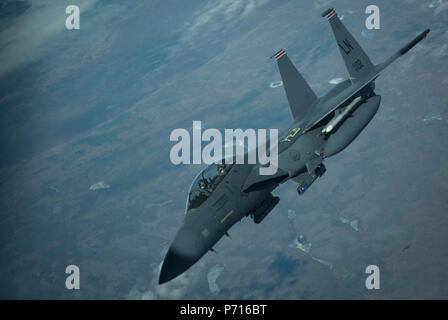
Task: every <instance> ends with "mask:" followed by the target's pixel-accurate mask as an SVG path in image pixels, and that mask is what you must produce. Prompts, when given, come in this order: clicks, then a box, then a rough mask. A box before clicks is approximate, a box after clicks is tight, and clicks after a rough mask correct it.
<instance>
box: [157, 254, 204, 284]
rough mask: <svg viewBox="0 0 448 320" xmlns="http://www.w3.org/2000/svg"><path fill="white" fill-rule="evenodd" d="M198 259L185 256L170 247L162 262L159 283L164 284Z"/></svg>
mask: <svg viewBox="0 0 448 320" xmlns="http://www.w3.org/2000/svg"><path fill="white" fill-rule="evenodd" d="M196 261H197V259H191V258H188V257H185V256H183V255H182V254H180V253H178V252H176V251H175V250H173V249H172V248H170V249H169V250H168V253H167V254H166V256H165V260H164V261H163V264H162V269H161V271H160V275H159V284H163V283H165V282H168V281H171V280H172V279H174V278H176V277H177V276H179V275H180V274H182V273H183V272H184V271H186V270H187V269H188V268H189V267H191V266H192V265H193V264H194V263H195V262H196Z"/></svg>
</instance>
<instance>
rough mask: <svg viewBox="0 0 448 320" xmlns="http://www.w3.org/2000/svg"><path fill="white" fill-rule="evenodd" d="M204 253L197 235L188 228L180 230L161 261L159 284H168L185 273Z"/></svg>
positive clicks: (204, 250)
mask: <svg viewBox="0 0 448 320" xmlns="http://www.w3.org/2000/svg"><path fill="white" fill-rule="evenodd" d="M206 251H207V249H205V248H204V247H203V243H202V242H201V240H200V237H198V235H196V234H195V233H194V232H193V231H192V230H190V229H188V228H181V229H180V230H179V232H178V233H177V235H176V238H175V239H174V241H173V243H172V244H171V247H170V249H169V250H168V252H167V254H166V256H165V260H164V261H163V264H162V269H161V271H160V276H159V284H162V283H165V282H168V281H170V280H172V279H174V278H176V277H177V276H179V275H180V274H181V273H183V272H185V271H186V270H187V269H188V268H190V267H191V266H192V265H193V264H195V262H196V261H198V260H199V258H200V257H201V256H202V255H203V254H204V253H205V252H206Z"/></svg>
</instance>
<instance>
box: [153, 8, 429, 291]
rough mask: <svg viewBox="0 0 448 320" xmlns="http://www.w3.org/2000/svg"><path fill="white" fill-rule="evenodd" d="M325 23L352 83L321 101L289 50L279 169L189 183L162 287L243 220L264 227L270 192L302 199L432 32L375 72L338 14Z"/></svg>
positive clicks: (227, 167)
mask: <svg viewBox="0 0 448 320" xmlns="http://www.w3.org/2000/svg"><path fill="white" fill-rule="evenodd" d="M322 17H325V18H326V19H327V20H328V21H329V23H330V26H331V29H332V30H333V34H334V37H335V39H336V43H337V46H338V48H339V51H340V53H341V56H342V59H343V61H344V63H345V66H346V68H347V71H348V74H349V78H348V79H346V80H345V81H343V82H341V83H339V84H337V85H336V86H335V87H334V88H333V89H332V90H331V91H329V92H328V93H327V94H325V95H324V96H322V97H317V96H316V94H315V93H314V91H313V90H312V89H311V87H310V86H309V85H308V83H307V82H306V81H305V79H304V78H303V77H302V75H301V74H300V73H299V72H298V71H297V69H296V68H295V67H294V65H293V63H292V62H291V60H290V59H289V58H288V56H287V54H286V52H285V50H280V51H278V52H277V53H275V54H274V55H273V56H272V57H271V58H273V59H275V61H276V63H277V65H278V68H279V71H280V75H281V78H282V81H283V87H284V90H285V93H286V97H287V100H288V103H289V107H290V111H291V116H292V124H291V125H290V126H289V128H287V129H286V130H285V131H284V132H282V133H281V134H280V135H279V140H278V168H277V173H276V174H274V175H260V171H259V168H260V165H261V164H226V163H217V164H213V165H210V166H208V167H207V168H205V169H204V170H203V171H201V172H200V173H199V174H198V175H197V176H196V178H195V179H194V181H193V183H192V184H191V187H190V191H189V194H188V199H187V204H186V208H185V218H184V221H183V224H182V226H181V228H180V230H179V231H178V232H177V234H176V237H175V239H174V241H173V242H172V244H171V246H170V248H169V250H168V252H167V254H166V256H165V259H164V261H163V264H162V268H161V271H160V277H159V284H163V283H165V282H168V281H170V280H172V279H174V278H176V277H177V276H179V275H180V274H182V273H183V272H185V271H186V270H187V269H189V268H190V267H191V266H192V265H193V264H195V263H196V262H197V261H198V260H199V259H200V258H201V257H202V256H203V255H204V254H205V253H207V252H208V251H214V249H213V246H214V245H215V244H216V243H217V242H218V241H219V240H220V239H221V237H223V236H224V235H227V236H228V230H229V229H230V228H231V227H232V226H233V225H234V224H235V223H236V222H238V221H240V220H241V219H242V218H244V217H246V216H249V217H251V218H252V219H253V221H254V222H255V223H257V224H258V223H260V222H261V221H262V220H263V219H264V218H265V217H266V216H267V215H268V213H269V212H270V211H271V210H272V209H273V208H274V207H275V206H276V205H277V203H278V202H279V200H280V199H279V197H276V196H273V195H272V193H271V192H272V191H273V190H274V189H275V188H276V187H277V186H278V185H279V184H282V183H285V182H286V181H288V180H293V181H295V182H296V183H297V184H298V186H297V192H298V194H299V195H302V194H303V193H304V192H305V191H306V190H308V188H309V187H310V186H311V184H312V183H313V182H314V181H315V180H316V179H317V178H318V177H321V176H322V175H323V174H324V173H325V171H326V169H325V165H324V160H325V159H326V158H329V157H331V156H333V155H335V154H337V153H338V152H340V151H342V150H343V149H345V148H346V147H347V146H348V145H349V144H350V143H351V142H352V141H353V140H354V139H355V138H356V137H357V136H358V135H359V134H360V132H361V131H362V130H363V129H364V128H365V127H366V125H367V124H368V123H369V122H370V121H371V120H372V118H373V117H374V116H375V114H376V112H377V110H378V108H379V105H380V101H381V96H379V95H377V94H376V93H375V80H376V79H377V78H378V76H379V75H380V73H381V72H382V71H383V70H384V69H385V68H386V67H387V66H389V65H390V64H391V63H392V62H394V61H395V60H396V59H397V58H399V57H400V56H402V55H404V54H405V53H406V52H408V51H409V50H410V49H411V48H412V47H414V46H415V45H416V44H417V43H418V42H420V41H421V40H422V39H424V38H425V37H426V36H427V35H428V33H429V29H427V30H425V31H423V32H422V33H421V34H419V35H418V36H417V37H416V38H415V39H414V40H412V41H411V42H409V43H408V44H407V45H405V46H404V47H403V48H402V49H400V50H399V51H398V52H397V53H395V54H394V55H392V56H391V57H390V58H389V59H387V60H386V61H384V62H383V63H380V64H377V65H374V64H373V63H372V62H371V61H370V59H369V57H368V56H367V55H366V53H365V52H364V50H363V49H362V48H361V47H360V45H359V44H358V42H357V41H356V40H355V38H354V37H353V36H352V35H351V34H350V32H349V31H348V30H347V29H346V28H345V26H344V25H343V23H342V22H341V20H340V19H339V18H338V15H337V14H336V12H335V10H334V9H332V8H330V9H328V10H326V11H325V12H324V13H323V14H322Z"/></svg>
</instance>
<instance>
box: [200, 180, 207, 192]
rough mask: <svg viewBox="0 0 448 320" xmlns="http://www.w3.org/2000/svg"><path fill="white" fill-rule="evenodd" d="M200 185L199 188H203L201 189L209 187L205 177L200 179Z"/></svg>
mask: <svg viewBox="0 0 448 320" xmlns="http://www.w3.org/2000/svg"><path fill="white" fill-rule="evenodd" d="M198 185H199V188H201V190H205V189H207V185H208V183H207V180H205V179H201V180H199V183H198Z"/></svg>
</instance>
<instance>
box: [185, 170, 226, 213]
mask: <svg viewBox="0 0 448 320" xmlns="http://www.w3.org/2000/svg"><path fill="white" fill-rule="evenodd" d="M232 166H233V164H225V163H222V164H216V163H214V164H211V165H209V166H208V167H206V168H205V169H204V170H202V171H201V172H200V173H199V174H198V175H197V176H196V178H195V179H194V181H193V183H192V184H191V188H190V191H189V193H188V201H187V212H188V211H190V210H193V209H196V208H198V207H199V206H200V205H201V204H202V203H204V202H205V200H207V198H208V197H210V195H211V194H212V193H213V191H214V190H215V189H216V187H217V186H218V185H219V184H220V183H221V181H222V180H224V177H225V176H226V175H227V174H228V173H229V171H230V169H231V168H232Z"/></svg>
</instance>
